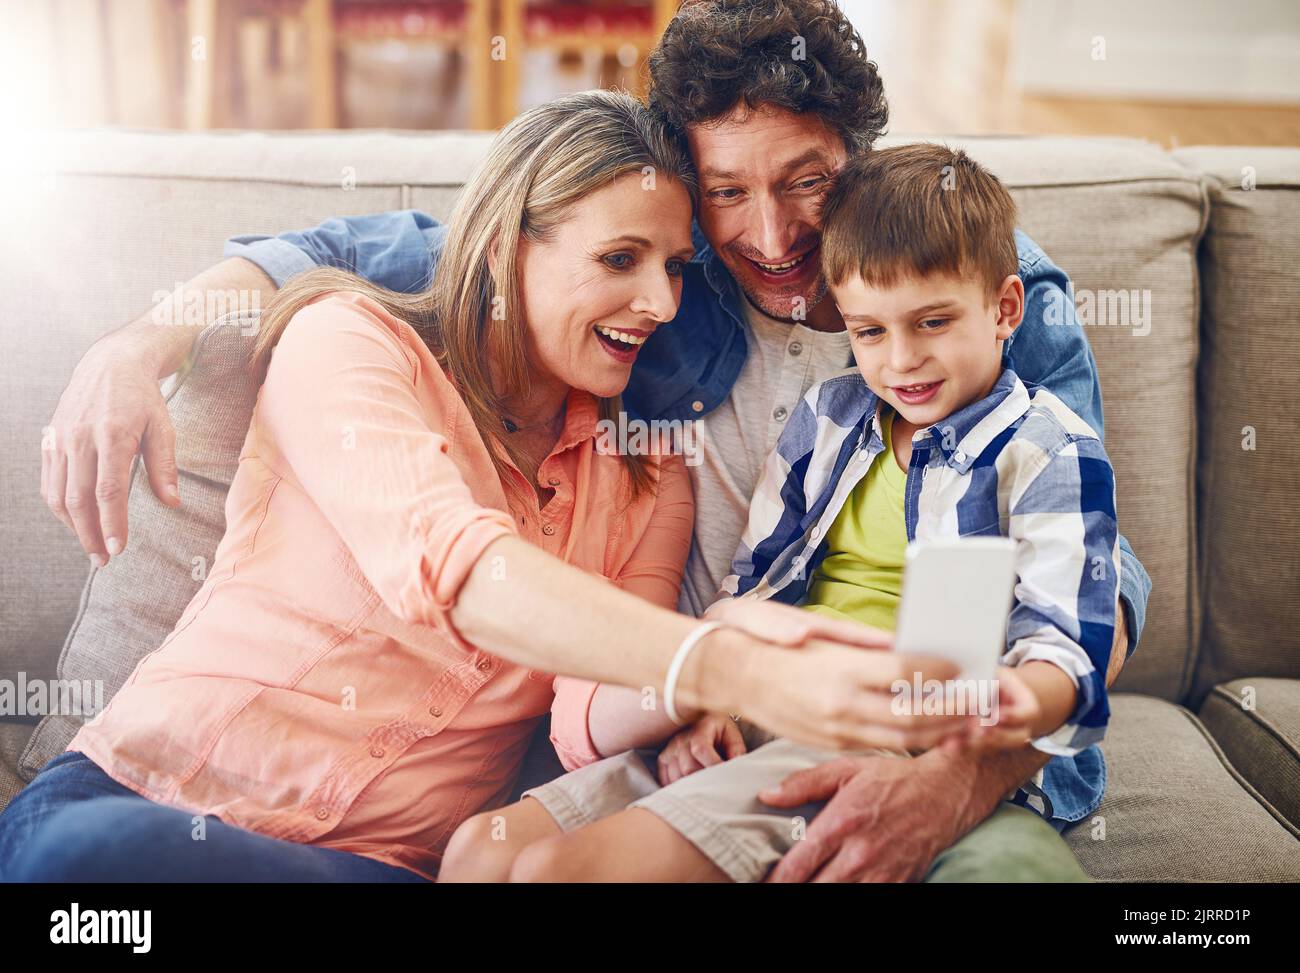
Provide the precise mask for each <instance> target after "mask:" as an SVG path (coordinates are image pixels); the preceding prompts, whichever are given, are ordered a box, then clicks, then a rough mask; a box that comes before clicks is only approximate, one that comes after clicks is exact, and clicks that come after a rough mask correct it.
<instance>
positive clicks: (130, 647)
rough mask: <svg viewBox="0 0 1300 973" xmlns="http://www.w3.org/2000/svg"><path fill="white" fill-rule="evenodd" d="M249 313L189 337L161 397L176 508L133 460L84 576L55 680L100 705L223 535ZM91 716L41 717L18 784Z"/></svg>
mask: <svg viewBox="0 0 1300 973" xmlns="http://www.w3.org/2000/svg"><path fill="white" fill-rule="evenodd" d="M258 318H259V314H258V313H257V312H252V313H245V314H233V315H229V316H227V317H225V318H222V319H221V320H219V321H216V322H214V323H213V324H210V325H208V327H207V328H205V329H204V330H203V332H202V333H201V334H200V335H199V336H198V340H197V341H196V343H195V350H194V353H193V354H192V355H191V359H190V365H189V367H188V368H187V370H186V371H185V373H183V374H182V375H180V376H179V381H178V383H177V384H176V386H175V387H174V389H173V391H172V392H171V395H170V396H169V398H168V401H167V408H168V412H169V413H170V414H171V418H172V423H173V424H174V426H175V428H176V463H177V467H178V469H179V474H180V491H181V506H180V507H177V508H173V507H167V506H165V505H164V504H162V503H160V502H159V501H158V499H157V498H156V497H155V496H154V495H153V491H152V490H150V488H149V482H148V477H147V476H146V475H145V474H144V470H143V468H142V466H141V464H140V463H136V465H135V469H134V470H132V475H131V487H130V491H129V495H128V503H129V509H128V518H129V524H130V543H129V544H128V545H127V548H126V550H125V551H123V552H122V553H121V554H120V555H118V556H117V557H115V558H113V559H112V560H111V561H110V562H109V563H108V565H107V566H106V567H103V568H99V569H97V570H92V571H91V573H90V577H89V579H87V581H86V584H85V588H84V589H83V591H82V595H81V605H80V610H79V611H78V612H77V615H76V618H75V619H74V621H73V623H72V629H71V631H69V633H68V637H67V640H66V641H65V642H64V646H63V652H62V654H61V655H60V656H59V664H58V677H59V679H60V680H68V681H70V682H72V683H75V684H78V685H86V684H87V683H89V684H92V685H94V684H98V685H97V692H96V696H99V695H100V694H102V698H103V701H104V703H107V702H108V701H109V700H111V699H112V698H113V696H114V694H116V692H117V691H118V690H119V689H121V688H122V684H123V683H124V682H126V680H127V678H128V677H129V676H130V675H131V672H132V670H134V669H135V666H136V663H138V662H139V661H140V660H141V659H143V658H144V657H145V656H146V655H148V654H149V653H150V652H153V651H154V650H155V649H157V648H158V647H159V646H160V645H162V642H163V639H165V638H166V637H167V635H168V633H169V632H171V630H172V628H173V627H174V626H175V625H176V621H177V619H179V618H180V616H181V613H182V612H183V611H184V610H185V606H186V605H188V604H189V603H190V600H191V599H192V598H193V597H194V595H195V593H196V592H198V590H199V587H200V586H201V585H202V584H203V580H204V578H206V577H207V570H208V568H209V567H211V565H212V560H213V556H214V555H215V553H216V550H217V544H218V543H219V542H220V540H221V536H222V534H224V533H225V530H226V515H225V505H226V492H227V490H228V489H229V488H230V483H231V481H232V480H233V479H234V476H235V470H236V469H237V468H238V466H239V453H240V449H241V447H242V446H243V443H244V437H245V434H246V433H247V431H248V424H249V422H250V420H251V419H252V415H253V404H254V402H255V401H256V399H257V387H256V385H255V384H254V382H253V379H252V375H251V373H250V370H249V367H248V357H249V352H250V351H251V349H252V343H253V341H254V336H255V335H256V333H257V322H258ZM100 687H102V688H100ZM94 715H95V714H94V713H93V712H85V713H52V714H50V715H48V716H46V717H45V718H44V719H43V720H41V722H40V724H38V726H37V727H36V731H35V733H33V734H32V737H31V739H30V740H28V742H27V746H26V748H25V749H24V750H23V753H22V756H21V757H20V758H19V772H20V773H21V774H22V775H23V776H24V777H26V778H27V779H28V780H30V779H31V778H32V777H34V776H36V774H37V772H38V771H40V769H41V768H42V767H44V766H45V764H46V763H47V762H48V761H49V760H51V759H53V758H54V757H56V756H58V755H59V754H60V753H62V752H63V751H64V750H65V749H67V746H68V743H69V741H71V739H72V737H73V735H74V734H76V732H77V730H78V729H79V728H80V726H81V724H82V723H83V722H85V720H86V719H89V718H91V717H93V716H94Z"/></svg>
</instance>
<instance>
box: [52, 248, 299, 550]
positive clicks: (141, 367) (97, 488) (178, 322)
mask: <svg viewBox="0 0 1300 973" xmlns="http://www.w3.org/2000/svg"><path fill="white" fill-rule="evenodd" d="M274 293H275V282H274V281H273V280H271V278H270V277H268V276H267V275H266V272H265V271H263V270H262V268H261V267H259V266H257V264H254V263H250V262H249V261H247V260H244V259H243V258H242V257H231V258H229V259H226V260H223V261H221V262H220V263H218V264H216V265H215V266H212V267H209V268H208V269H207V270H205V271H203V272H202V273H201V274H199V275H198V276H197V277H195V278H193V279H192V280H190V281H189V282H188V283H186V284H185V285H184V287H183V288H180V289H178V290H175V291H168V292H167V296H166V297H165V298H163V299H162V300H161V301H159V302H158V303H157V304H156V305H155V306H154V307H153V309H152V310H150V311H149V312H148V313H147V314H145V315H144V316H142V317H140V318H138V319H136V320H135V321H133V322H132V323H131V324H128V325H127V326H126V327H124V328H122V329H120V330H119V331H115V332H113V333H112V334H110V335H108V336H106V337H104V338H103V339H101V340H100V341H99V342H97V343H96V344H95V345H94V346H93V347H92V348H91V349H90V351H88V352H86V356H85V357H84V358H82V359H81V361H80V362H79V363H78V365H77V368H76V371H74V372H73V373H72V380H71V381H70V382H69V383H68V387H67V388H66V389H64V390H63V395H62V397H60V399H59V405H58V408H56V409H55V410H54V416H53V418H51V419H50V424H49V425H48V426H46V427H45V430H44V434H43V435H42V437H41V496H43V497H44V498H45V503H46V506H48V507H49V508H50V510H51V511H53V513H54V516H56V517H58V518H59V520H61V521H63V522H64V523H65V524H67V525H68V527H69V528H71V529H72V531H73V532H74V533H75V534H76V535H77V540H79V541H80V542H81V546H82V547H83V548H84V549H85V551H86V554H88V555H89V556H90V561H91V563H92V564H94V565H95V566H96V567H103V565H104V564H106V563H108V559H109V558H110V557H112V556H114V555H116V554H119V553H121V552H122V551H123V550H124V549H125V548H126V500H127V488H128V486H129V484H130V479H131V461H132V460H134V459H135V457H136V455H137V454H139V455H140V456H142V457H143V458H144V465H145V469H146V470H147V471H148V473H149V487H150V488H151V489H152V490H153V492H154V495H155V496H156V497H157V498H158V499H159V500H161V501H162V502H163V503H165V504H167V506H169V507H175V506H177V505H179V504H180V502H181V501H180V490H179V486H178V484H177V480H176V445H175V439H176V436H175V432H174V430H173V429H172V421H171V417H170V416H168V414H167V406H166V404H165V403H164V401H163V397H162V393H161V392H160V391H159V389H158V381H159V380H160V379H162V378H164V377H166V376H168V375H170V374H172V372H174V371H176V369H178V368H180V366H181V363H182V362H184V360H185V356H186V355H188V354H189V352H190V349H191V348H192V347H193V345H194V339H195V338H196V337H197V336H198V334H199V331H200V330H202V329H201V328H200V327H198V325H199V324H202V323H204V322H198V321H196V322H193V326H191V322H190V320H189V317H190V311H189V309H190V308H194V307H198V308H204V309H205V313H206V312H208V311H212V310H214V309H215V308H216V307H217V305H216V303H214V301H213V300H211V298H212V297H213V296H214V295H216V296H218V297H220V299H221V302H223V303H224V302H228V301H229V295H231V294H236V295H239V301H240V307H241V308H244V307H253V308H260V307H265V306H266V304H267V302H268V301H269V300H270V298H271V296H272V295H273V294H274Z"/></svg>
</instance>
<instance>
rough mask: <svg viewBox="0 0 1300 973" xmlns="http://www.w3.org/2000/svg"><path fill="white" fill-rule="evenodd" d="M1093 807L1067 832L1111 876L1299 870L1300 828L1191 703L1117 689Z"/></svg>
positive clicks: (1265, 875)
mask: <svg viewBox="0 0 1300 973" xmlns="http://www.w3.org/2000/svg"><path fill="white" fill-rule="evenodd" d="M1111 707H1112V715H1111V725H1110V729H1109V730H1108V731H1107V733H1106V739H1105V740H1103V741H1102V744H1101V749H1102V752H1103V753H1104V754H1105V757H1106V767H1107V772H1108V779H1107V785H1106V796H1105V797H1104V798H1103V799H1102V803H1101V807H1099V808H1098V809H1097V811H1096V813H1095V814H1093V815H1092V816H1091V817H1089V818H1085V819H1084V820H1083V821H1080V822H1079V823H1078V824H1076V825H1074V826H1072V827H1071V828H1069V829H1068V830H1067V831H1066V832H1065V837H1066V840H1067V841H1069V843H1070V847H1071V848H1073V849H1074V853H1075V855H1077V856H1078V858H1079V862H1080V864H1082V865H1083V867H1084V870H1085V871H1087V872H1088V874H1089V875H1091V876H1092V877H1093V878H1096V879H1098V880H1101V881H1111V882H1283V881H1290V882H1294V881H1298V880H1300V828H1297V827H1296V826H1295V825H1293V824H1291V823H1290V822H1289V821H1287V820H1286V818H1285V817H1284V816H1283V815H1282V814H1281V813H1280V812H1278V811H1277V809H1276V808H1274V807H1272V805H1271V804H1269V802H1268V801H1267V800H1266V799H1265V798H1264V797H1263V796H1262V795H1261V794H1260V793H1259V792H1258V791H1256V790H1255V788H1254V787H1253V786H1252V785H1251V784H1250V783H1249V782H1248V781H1247V780H1246V779H1245V778H1244V777H1243V775H1242V774H1241V773H1239V772H1238V771H1237V770H1236V769H1235V768H1234V767H1233V766H1232V764H1231V763H1229V761H1228V760H1227V759H1226V757H1225V755H1224V752H1223V750H1222V749H1221V748H1220V747H1219V745H1218V744H1217V743H1216V742H1215V739H1214V738H1213V737H1212V736H1210V734H1209V732H1208V731H1207V730H1206V728H1205V727H1204V726H1203V725H1202V724H1201V722H1200V720H1198V719H1197V718H1196V716H1195V715H1194V714H1193V713H1191V712H1190V711H1188V710H1186V709H1184V708H1183V707H1181V706H1175V705H1173V704H1172V703H1167V702H1165V701H1163V700H1160V699H1156V698H1154V697H1151V696H1141V695H1135V694H1129V693H1116V694H1115V695H1113V696H1112V697H1111Z"/></svg>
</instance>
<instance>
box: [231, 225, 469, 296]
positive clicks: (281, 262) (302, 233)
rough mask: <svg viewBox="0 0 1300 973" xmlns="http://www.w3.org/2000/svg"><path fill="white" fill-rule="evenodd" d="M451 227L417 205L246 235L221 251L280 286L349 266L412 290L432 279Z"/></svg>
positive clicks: (390, 285) (373, 280)
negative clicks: (323, 270)
mask: <svg viewBox="0 0 1300 973" xmlns="http://www.w3.org/2000/svg"><path fill="white" fill-rule="evenodd" d="M446 232H447V227H446V225H445V224H442V223H439V222H438V221H437V220H435V219H434V218H433V217H431V216H429V215H428V214H426V213H422V212H420V211H419V210H413V209H411V210H395V211H393V212H389V213H371V214H367V215H364V216H339V217H333V218H331V219H328V220H326V221H325V222H323V223H321V224H319V225H317V226H314V227H311V228H310V229H307V230H291V231H289V232H288V233H281V234H280V235H279V236H274V237H272V236H265V235H262V234H256V233H252V234H245V235H242V236H236V237H231V238H230V239H229V240H227V241H226V246H225V249H224V251H223V255H224V256H226V257H242V258H243V259H245V260H248V261H250V262H252V263H255V264H257V266H259V267H261V268H262V270H263V271H265V272H266V275H267V276H268V277H270V278H271V279H272V280H273V281H275V286H276V287H283V286H284V285H285V283H286V282H287V281H288V280H289V279H290V278H291V277H294V276H296V275H298V274H301V273H303V272H305V271H308V270H314V269H315V268H317V267H334V268H337V269H339V270H348V271H351V272H352V273H354V274H357V275H358V276H360V277H363V278H365V279H366V280H368V281H370V282H371V283H372V284H378V285H379V286H380V287H386V288H388V289H389V290H392V291H399V292H402V293H407V294H414V293H417V292H419V291H422V290H425V289H426V288H427V287H428V286H429V285H430V283H431V282H432V280H433V269H434V267H435V266H436V264H437V261H438V256H439V254H440V253H441V251H442V244H443V241H444V239H445V237H446Z"/></svg>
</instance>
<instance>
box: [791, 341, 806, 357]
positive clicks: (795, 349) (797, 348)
mask: <svg viewBox="0 0 1300 973" xmlns="http://www.w3.org/2000/svg"><path fill="white" fill-rule="evenodd" d="M802 351H803V345H801V344H799V342H797V341H792V342H790V354H792V355H794V356H795V357H796V358H798V357H799V353H800V352H802Z"/></svg>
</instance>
